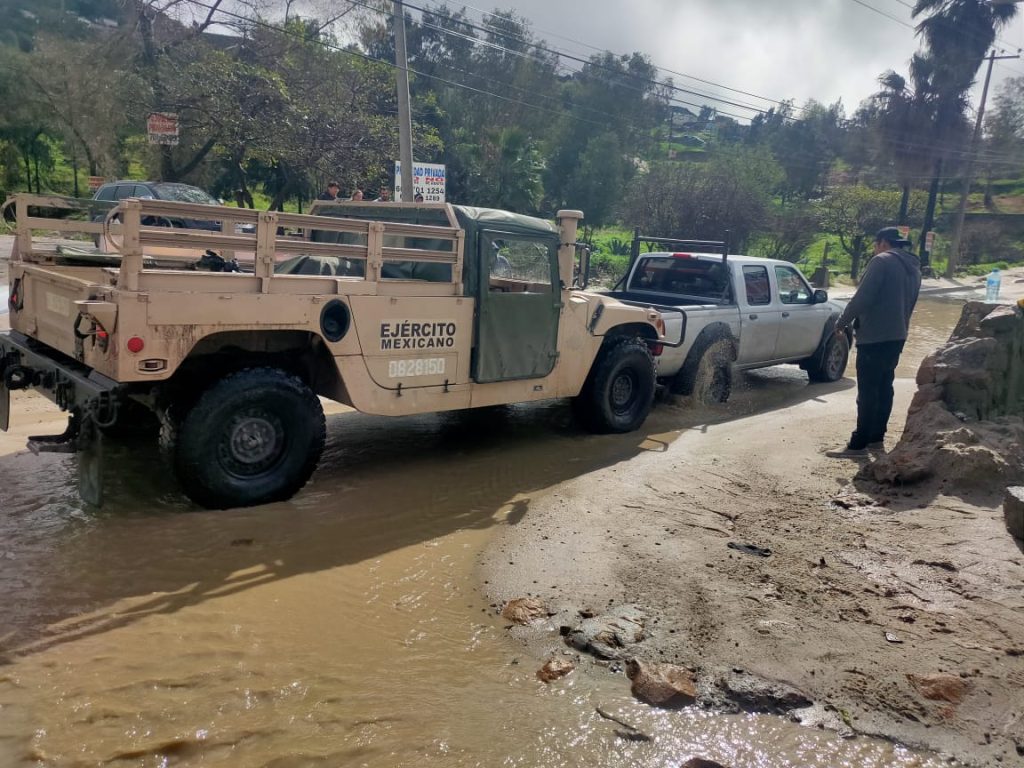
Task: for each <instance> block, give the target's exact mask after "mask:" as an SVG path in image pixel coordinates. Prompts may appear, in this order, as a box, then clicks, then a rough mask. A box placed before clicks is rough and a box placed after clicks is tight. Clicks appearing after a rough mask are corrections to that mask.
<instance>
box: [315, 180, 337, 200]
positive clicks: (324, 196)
mask: <svg viewBox="0 0 1024 768" xmlns="http://www.w3.org/2000/svg"><path fill="white" fill-rule="evenodd" d="M339 189H341V187H339V186H338V182H336V181H330V182H328V183H327V189H325V190H324V191H323V192H321V193H320V197H318V198H317V200H329V201H334V200H337V199H338V190H339Z"/></svg>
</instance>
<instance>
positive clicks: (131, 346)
mask: <svg viewBox="0 0 1024 768" xmlns="http://www.w3.org/2000/svg"><path fill="white" fill-rule="evenodd" d="M125 346H126V347H127V348H128V351H129V352H131V353H132V354H133V355H137V354H139V352H141V351H142V350H143V349H145V348H146V342H145V341H143V340H142V339H140V338H139V337H138V336H132V337H131V338H130V339H128V341H127V342H125Z"/></svg>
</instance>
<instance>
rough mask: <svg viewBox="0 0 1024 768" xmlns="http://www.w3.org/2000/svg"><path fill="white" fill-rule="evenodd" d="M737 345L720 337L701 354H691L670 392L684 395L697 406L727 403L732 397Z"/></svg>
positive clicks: (707, 345) (710, 343)
mask: <svg viewBox="0 0 1024 768" xmlns="http://www.w3.org/2000/svg"><path fill="white" fill-rule="evenodd" d="M735 364H736V344H735V342H733V340H732V339H725V338H719V339H714V340H713V341H710V342H708V343H707V344H705V345H704V348H703V350H702V351H701V352H700V354H692V355H691V356H690V358H689V359H688V360H687V361H686V363H685V364H684V365H683V368H682V370H680V371H679V374H678V375H677V376H676V378H675V380H674V381H673V382H672V392H673V393H674V394H677V395H687V396H689V397H692V398H693V399H694V401H695V402H696V403H698V404H700V405H717V404H721V403H725V402H728V400H729V396H730V395H732V381H733V367H734V366H735Z"/></svg>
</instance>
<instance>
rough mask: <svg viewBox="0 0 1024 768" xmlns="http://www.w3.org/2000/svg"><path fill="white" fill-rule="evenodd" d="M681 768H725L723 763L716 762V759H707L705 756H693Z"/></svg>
mask: <svg viewBox="0 0 1024 768" xmlns="http://www.w3.org/2000/svg"><path fill="white" fill-rule="evenodd" d="M679 768H725V766H724V765H722V764H721V763H716V762H715V761H714V760H706V759H705V758H703V757H691V758H690V759H689V760H687V761H686V762H685V763H683V764H682V765H681V766H680V767H679Z"/></svg>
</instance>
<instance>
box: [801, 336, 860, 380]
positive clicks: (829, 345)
mask: <svg viewBox="0 0 1024 768" xmlns="http://www.w3.org/2000/svg"><path fill="white" fill-rule="evenodd" d="M849 360H850V341H849V339H847V338H846V334H845V333H833V334H831V335H830V336H829V339H828V341H826V342H825V349H824V351H823V352H822V355H821V359H820V360H815V361H812V362H811V363H810V364H808V365H807V378H809V379H810V380H811V381H813V382H815V383H820V384H825V383H829V382H833V381H839V380H840V379H841V378H843V374H844V373H846V364H847V363H848V362H849Z"/></svg>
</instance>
